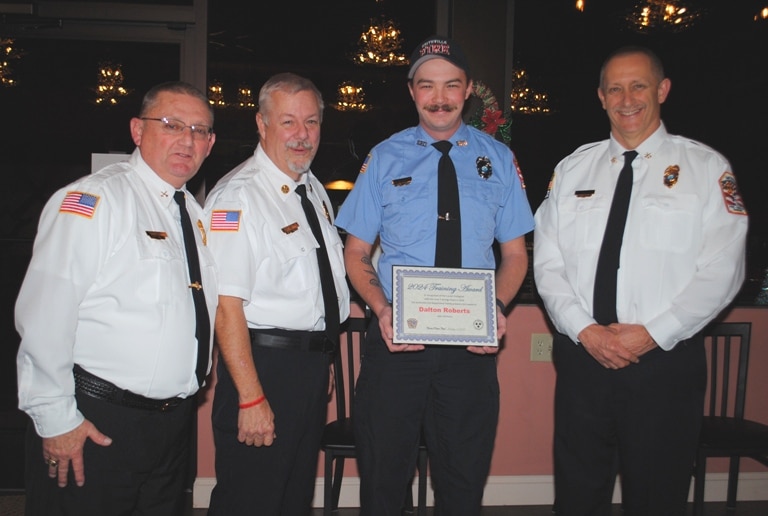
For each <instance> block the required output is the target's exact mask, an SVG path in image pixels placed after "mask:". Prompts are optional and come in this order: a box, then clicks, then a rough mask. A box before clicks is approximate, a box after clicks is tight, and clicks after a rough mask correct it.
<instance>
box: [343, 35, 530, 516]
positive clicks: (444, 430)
mask: <svg viewBox="0 0 768 516" xmlns="http://www.w3.org/2000/svg"><path fill="white" fill-rule="evenodd" d="M408 89H409V91H410V93H411V98H412V99H413V101H414V104H415V106H416V111H417V112H418V115H419V125H418V126H416V127H411V128H408V129H405V130H404V131H401V132H399V133H396V134H394V135H393V136H391V137H390V138H389V139H387V140H385V141H383V142H381V143H380V144H378V145H377V146H375V147H374V148H373V149H372V150H371V152H370V154H369V155H368V157H367V158H366V160H365V163H363V166H362V168H361V170H360V175H359V176H358V179H357V182H356V184H355V187H354V189H353V190H352V192H350V194H349V196H348V197H347V199H346V200H345V202H344V204H343V205H342V207H341V210H340V213H339V216H338V218H337V219H336V225H337V226H339V227H340V228H343V229H344V230H346V232H347V233H348V236H347V240H346V244H345V253H344V258H345V264H346V267H347V273H348V275H349V278H350V281H351V282H352V285H353V287H354V288H355V289H356V290H357V292H358V293H359V294H360V295H361V296H362V298H363V300H364V301H365V302H366V304H367V305H368V306H369V307H370V308H371V311H372V313H373V316H372V320H371V324H370V325H369V327H368V332H367V335H366V338H365V342H364V344H363V360H362V366H361V370H360V375H359V378H358V382H357V385H356V394H355V400H354V404H355V405H354V414H355V417H354V425H355V439H356V446H357V463H358V468H359V471H360V481H361V486H360V505H361V514H362V515H364V516H368V515H377V516H378V515H392V516H394V515H397V516H400V514H401V511H402V508H403V507H402V505H403V500H404V497H405V494H406V490H407V488H408V485H409V481H410V477H411V475H412V473H413V471H414V467H415V460H416V455H417V448H418V445H419V440H420V437H421V435H422V432H423V435H424V438H425V439H426V443H427V448H428V451H429V458H430V471H431V475H432V484H433V486H434V488H435V506H436V513H437V514H441V515H457V516H472V515H479V514H480V506H481V503H482V497H483V489H484V486H485V482H486V479H487V476H488V471H489V468H490V462H491V456H492V453H493V445H494V439H495V436H496V426H497V423H498V415H499V384H498V380H497V377H496V354H497V353H498V350H499V347H498V343H499V342H498V341H499V339H501V338H502V337H503V336H504V333H505V332H506V318H505V316H504V312H505V310H506V308H507V305H508V304H509V303H510V302H511V300H512V299H513V298H514V297H515V294H516V293H517V290H518V288H519V287H520V284H521V283H522V281H523V278H524V277H525V274H526V270H527V266H528V257H527V253H526V248H525V234H526V233H528V232H529V231H531V230H532V229H533V216H532V214H531V209H530V206H529V204H528V200H527V198H526V194H525V190H524V187H523V183H522V179H521V178H522V176H521V175H520V173H519V170H518V169H517V165H516V160H515V157H514V155H513V154H512V152H511V151H510V149H509V148H508V147H506V146H505V145H504V144H503V143H501V142H498V141H496V140H494V139H493V138H492V137H490V136H488V135H487V134H485V133H484V132H482V131H479V130H477V129H475V128H473V127H469V126H467V125H465V124H464V122H463V121H462V108H463V107H464V103H465V102H466V101H467V99H468V98H469V96H470V95H471V93H472V80H471V78H470V69H469V64H468V61H467V59H466V57H465V55H464V53H463V52H462V50H461V48H460V47H459V46H458V45H457V44H456V42H454V41H452V40H450V39H448V38H445V37H441V36H433V37H431V38H428V39H427V40H425V41H424V42H422V43H421V44H420V45H418V46H417V47H416V50H415V51H414V52H413V55H412V57H411V68H410V71H409V73H408ZM377 239H378V240H379V242H380V246H381V256H380V258H379V261H378V266H377V268H374V267H373V265H372V260H371V253H372V248H373V245H374V242H376V241H377ZM494 241H497V242H498V243H499V248H500V261H499V263H498V264H497V263H496V261H495V259H494V253H493V249H492V246H493V244H494ZM395 265H404V266H408V267H411V266H413V267H439V268H441V269H444V268H448V269H456V270H457V271H458V270H460V269H467V268H471V269H495V271H496V272H495V281H496V295H497V299H496V302H495V304H494V303H493V301H491V302H490V306H489V307H488V310H487V313H488V314H489V315H491V316H494V317H491V318H490V319H489V320H490V321H493V320H494V319H495V324H496V331H495V332H494V331H493V329H491V330H490V332H489V333H490V341H491V342H489V343H487V344H485V343H484V344H482V345H477V344H476V343H473V344H474V345H469V344H467V343H462V341H461V339H457V341H456V342H455V343H453V344H452V345H435V344H426V345H425V344H424V343H423V341H422V342H420V343H400V342H399V339H398V343H393V337H394V329H393V315H392V301H393V296H392V283H393V281H392V268H393V266H395ZM449 273H452V271H449ZM475 322H476V323H478V322H479V324H481V325H482V323H483V322H484V321H483V320H477V321H475ZM488 326H490V324H489V325H488ZM491 328H492V326H491Z"/></svg>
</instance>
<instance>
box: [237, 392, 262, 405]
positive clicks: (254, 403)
mask: <svg viewBox="0 0 768 516" xmlns="http://www.w3.org/2000/svg"><path fill="white" fill-rule="evenodd" d="M265 399H267V397H266V396H264V395H263V394H262V395H261V396H259V397H258V398H256V399H255V400H253V401H249V402H248V403H241V404H240V405H238V406H239V407H240V408H251V407H255V406H256V405H258V404H259V403H261V402H262V401H264V400H265Z"/></svg>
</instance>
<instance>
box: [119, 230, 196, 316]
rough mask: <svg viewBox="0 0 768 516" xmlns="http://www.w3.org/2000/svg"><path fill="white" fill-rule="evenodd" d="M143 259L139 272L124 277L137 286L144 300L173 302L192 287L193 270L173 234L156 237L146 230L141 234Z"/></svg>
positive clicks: (141, 258)
mask: <svg viewBox="0 0 768 516" xmlns="http://www.w3.org/2000/svg"><path fill="white" fill-rule="evenodd" d="M137 247H138V254H139V260H138V262H137V263H136V267H137V271H136V274H130V275H129V274H126V275H125V276H124V279H125V280H126V281H130V282H131V283H132V284H133V285H132V286H131V288H132V289H134V290H135V292H136V295H137V296H138V298H139V300H140V301H143V302H147V303H159V304H170V303H172V300H173V299H178V296H179V292H180V291H183V290H185V289H187V288H188V286H189V269H188V266H187V260H186V256H184V250H183V248H180V247H178V246H176V245H174V242H173V240H171V238H170V237H169V236H166V237H165V238H152V237H150V236H148V235H147V234H146V233H145V232H142V233H141V234H139V235H138V246H137Z"/></svg>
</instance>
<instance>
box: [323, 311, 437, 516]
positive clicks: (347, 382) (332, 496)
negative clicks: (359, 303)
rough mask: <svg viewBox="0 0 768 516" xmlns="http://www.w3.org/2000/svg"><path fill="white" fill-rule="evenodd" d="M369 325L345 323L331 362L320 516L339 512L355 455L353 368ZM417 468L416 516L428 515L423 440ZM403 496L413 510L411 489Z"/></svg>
mask: <svg viewBox="0 0 768 516" xmlns="http://www.w3.org/2000/svg"><path fill="white" fill-rule="evenodd" d="M368 322H369V320H368V318H367V317H350V318H349V319H348V320H347V321H346V322H345V323H344V325H343V327H342V339H341V344H340V349H339V351H338V352H337V353H336V356H335V358H334V361H333V373H334V374H333V376H334V387H335V389H336V420H335V421H332V422H330V423H328V424H327V425H325V430H324V431H323V439H322V442H321V446H320V447H321V449H322V450H323V451H324V452H325V492H324V504H323V516H330V515H331V514H333V513H334V512H337V511H338V507H339V494H340V493H341V481H342V478H343V476H344V460H345V459H346V458H354V457H355V456H356V451H355V435H354V432H353V428H352V398H353V397H354V392H355V379H356V378H357V374H356V366H357V365H358V364H359V363H360V360H359V358H360V346H361V344H362V342H363V340H364V339H365V332H366V329H367V326H368ZM334 466H335V467H334ZM417 469H418V472H419V484H418V512H417V514H418V515H419V516H425V515H426V513H427V448H426V446H425V445H424V443H423V441H422V443H421V446H420V447H419V455H418V460H417ZM403 496H404V497H405V498H404V500H405V505H406V509H409V508H412V507H413V500H412V496H411V491H410V486H409V489H408V492H407V493H403Z"/></svg>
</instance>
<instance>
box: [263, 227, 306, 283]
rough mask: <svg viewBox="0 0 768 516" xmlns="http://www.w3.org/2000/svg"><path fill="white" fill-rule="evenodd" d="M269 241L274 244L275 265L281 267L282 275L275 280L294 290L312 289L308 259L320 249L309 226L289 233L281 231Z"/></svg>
mask: <svg viewBox="0 0 768 516" xmlns="http://www.w3.org/2000/svg"><path fill="white" fill-rule="evenodd" d="M268 241H271V242H272V245H273V249H274V252H275V258H276V261H275V265H276V266H277V267H279V268H280V269H281V273H280V275H281V277H280V278H275V280H276V281H278V282H280V283H282V284H283V287H284V288H286V289H292V291H293V292H303V291H307V290H310V289H312V287H313V285H314V282H313V281H312V278H311V275H310V274H309V271H310V270H311V267H308V266H307V260H309V259H310V258H311V256H310V255H311V254H312V252H314V251H315V249H318V245H317V244H316V243H315V237H314V236H313V235H312V232H311V231H310V230H309V228H306V229H304V230H302V229H301V228H300V229H298V230H296V231H294V232H293V233H288V234H286V233H283V232H280V234H279V235H274V236H273V237H272V238H271V239H270V240H268Z"/></svg>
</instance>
